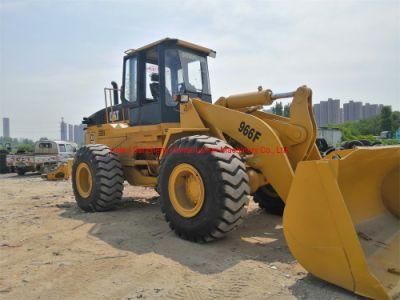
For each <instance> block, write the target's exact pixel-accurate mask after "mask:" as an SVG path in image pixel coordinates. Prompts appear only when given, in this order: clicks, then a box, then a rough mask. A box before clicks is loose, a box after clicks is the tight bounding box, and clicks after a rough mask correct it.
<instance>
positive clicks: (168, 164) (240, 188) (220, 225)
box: [157, 135, 250, 242]
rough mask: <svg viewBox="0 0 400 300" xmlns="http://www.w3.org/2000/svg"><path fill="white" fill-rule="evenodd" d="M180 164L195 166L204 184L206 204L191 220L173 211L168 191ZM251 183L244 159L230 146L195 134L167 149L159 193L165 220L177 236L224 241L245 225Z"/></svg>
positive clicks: (199, 240)
mask: <svg viewBox="0 0 400 300" xmlns="http://www.w3.org/2000/svg"><path fill="white" fill-rule="evenodd" d="M221 149H224V150H223V151H220V150H221ZM180 164H190V165H191V166H193V167H194V168H195V169H196V170H197V171H198V173H199V174H200V176H201V179H202V181H203V184H204V190H205V197H204V202H203V205H202V207H201V209H200V211H199V212H198V213H197V214H196V215H195V216H192V217H190V218H187V217H183V216H182V215H181V214H179V213H178V212H177V211H176V210H175V209H174V207H173V205H172V203H171V200H170V195H169V190H168V185H169V180H170V175H171V172H172V171H173V169H174V168H175V167H176V166H178V165H180ZM248 182H249V177H248V175H247V173H246V168H245V165H244V163H243V161H242V158H241V157H240V155H238V154H237V153H235V151H234V149H233V148H232V147H231V146H230V145H228V144H226V143H225V142H224V141H222V140H219V139H216V138H214V137H209V136H205V135H194V136H190V137H184V138H181V139H179V140H177V141H175V142H174V143H173V144H172V145H171V146H170V147H169V148H168V151H167V154H166V156H165V157H164V158H163V160H162V162H161V168H160V173H159V177H158V186H157V191H158V193H159V194H160V199H161V210H162V212H163V214H164V216H165V219H166V221H167V222H168V223H169V226H170V227H171V229H173V230H174V231H175V232H176V234H177V235H179V236H180V237H181V238H183V239H186V240H190V241H195V242H209V241H213V240H215V239H220V238H223V237H224V236H225V235H226V234H227V233H228V232H230V231H232V230H233V229H235V228H237V227H238V226H239V225H240V223H241V222H242V220H243V216H244V215H245V214H246V211H247V204H248V201H249V200H248V194H249V192H250V189H249V185H248Z"/></svg>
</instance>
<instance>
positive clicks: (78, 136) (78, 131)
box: [74, 124, 85, 145]
mask: <svg viewBox="0 0 400 300" xmlns="http://www.w3.org/2000/svg"><path fill="white" fill-rule="evenodd" d="M74 142H75V143H77V144H78V145H83V144H85V125H83V124H80V125H74Z"/></svg>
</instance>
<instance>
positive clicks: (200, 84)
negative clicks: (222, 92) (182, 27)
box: [165, 49, 210, 106]
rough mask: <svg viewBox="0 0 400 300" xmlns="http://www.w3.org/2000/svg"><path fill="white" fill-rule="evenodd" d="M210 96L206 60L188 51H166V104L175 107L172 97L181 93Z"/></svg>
mask: <svg viewBox="0 0 400 300" xmlns="http://www.w3.org/2000/svg"><path fill="white" fill-rule="evenodd" d="M187 92H188V93H196V94H198V95H199V96H200V97H201V94H206V95H210V84H209V79H208V68H207V58H206V57H204V56H200V55H197V54H193V53H191V52H188V51H184V50H178V49H168V50H167V51H166V52H165V95H166V103H167V105H169V106H175V105H176V102H174V101H173V100H172V99H173V96H175V95H177V94H182V93H187Z"/></svg>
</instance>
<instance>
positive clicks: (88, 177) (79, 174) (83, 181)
mask: <svg viewBox="0 0 400 300" xmlns="http://www.w3.org/2000/svg"><path fill="white" fill-rule="evenodd" d="M92 186H93V180H92V173H91V172H90V168H89V166H88V165H87V164H86V163H80V164H79V165H78V168H77V169H76V187H77V188H78V192H79V195H81V197H83V198H88V197H89V196H90V193H91V192H92Z"/></svg>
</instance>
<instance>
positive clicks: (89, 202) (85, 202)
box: [72, 147, 97, 211]
mask: <svg viewBox="0 0 400 300" xmlns="http://www.w3.org/2000/svg"><path fill="white" fill-rule="evenodd" d="M82 163H86V164H87V165H88V167H89V170H90V174H91V177H92V190H91V192H90V195H89V197H87V198H84V197H82V196H81V195H80V194H79V191H78V188H77V185H76V170H77V168H78V166H79V165H80V164H82ZM94 170H95V164H94V162H93V158H92V157H91V153H90V151H89V150H88V149H87V148H86V147H85V148H80V149H79V150H78V151H77V153H76V156H75V159H74V164H73V165H72V188H73V190H74V194H75V200H76V202H77V204H78V206H79V207H80V208H81V209H83V210H85V211H93V210H94V208H93V203H94V202H95V199H96V197H97V195H96V190H97V187H96V177H95V174H94Z"/></svg>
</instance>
